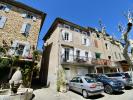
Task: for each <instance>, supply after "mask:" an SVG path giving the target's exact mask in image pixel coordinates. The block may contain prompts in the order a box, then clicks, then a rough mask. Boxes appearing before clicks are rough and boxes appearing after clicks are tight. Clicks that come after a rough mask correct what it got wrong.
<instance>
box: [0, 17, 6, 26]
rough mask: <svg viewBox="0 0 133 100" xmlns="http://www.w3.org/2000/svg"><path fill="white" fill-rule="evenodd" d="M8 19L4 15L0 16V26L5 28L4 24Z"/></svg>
mask: <svg viewBox="0 0 133 100" xmlns="http://www.w3.org/2000/svg"><path fill="white" fill-rule="evenodd" d="M6 20H7V18H6V17H4V16H2V17H1V18H0V28H3V27H4V25H5V23H6Z"/></svg>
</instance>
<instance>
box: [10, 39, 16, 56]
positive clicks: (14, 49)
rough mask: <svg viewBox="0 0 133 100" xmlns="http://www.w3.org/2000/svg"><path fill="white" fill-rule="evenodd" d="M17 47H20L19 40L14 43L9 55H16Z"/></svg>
mask: <svg viewBox="0 0 133 100" xmlns="http://www.w3.org/2000/svg"><path fill="white" fill-rule="evenodd" d="M17 46H18V41H17V40H15V41H13V44H12V46H11V49H10V50H9V55H13V54H15V51H16V47H17Z"/></svg>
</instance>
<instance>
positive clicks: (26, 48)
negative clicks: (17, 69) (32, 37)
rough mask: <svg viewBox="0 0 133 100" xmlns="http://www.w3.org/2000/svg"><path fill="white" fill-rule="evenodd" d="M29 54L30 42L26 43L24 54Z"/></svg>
mask: <svg viewBox="0 0 133 100" xmlns="http://www.w3.org/2000/svg"><path fill="white" fill-rule="evenodd" d="M29 54H30V44H29V43H26V45H25V47H24V51H23V54H22V56H23V57H28V56H29Z"/></svg>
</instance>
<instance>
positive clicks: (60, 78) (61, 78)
mask: <svg viewBox="0 0 133 100" xmlns="http://www.w3.org/2000/svg"><path fill="white" fill-rule="evenodd" d="M65 85H66V80H65V72H64V69H63V68H60V69H58V71H57V91H58V92H60V89H61V86H62V87H64V86H65Z"/></svg>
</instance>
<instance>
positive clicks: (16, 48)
mask: <svg viewBox="0 0 133 100" xmlns="http://www.w3.org/2000/svg"><path fill="white" fill-rule="evenodd" d="M29 54H30V44H29V42H20V41H17V40H15V41H13V43H12V46H11V49H10V50H9V55H21V56H23V57H28V56H29Z"/></svg>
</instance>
